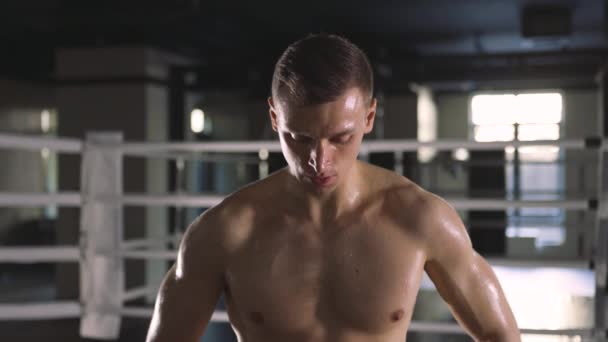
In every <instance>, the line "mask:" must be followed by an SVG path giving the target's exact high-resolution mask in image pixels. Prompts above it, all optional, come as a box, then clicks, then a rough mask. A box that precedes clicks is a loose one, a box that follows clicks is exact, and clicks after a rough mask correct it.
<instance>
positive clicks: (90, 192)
mask: <svg viewBox="0 0 608 342" xmlns="http://www.w3.org/2000/svg"><path fill="white" fill-rule="evenodd" d="M122 142H123V137H122V134H121V133H113V132H108V133H97V132H93V133H88V134H87V135H86V140H85V144H84V147H83V152H82V165H81V192H82V201H83V202H82V209H81V216H80V249H81V261H80V302H81V306H82V317H81V321H80V335H81V336H83V337H87V338H100V339H109V340H112V339H117V338H118V336H119V333H120V325H121V315H120V309H121V308H122V299H123V296H122V294H123V292H124V282H125V281H124V278H125V275H124V263H123V261H122V259H121V258H120V253H119V252H120V245H121V241H122V238H123V206H122V202H121V201H120V200H119V199H120V197H121V196H122V193H123V181H122V163H123V160H122V152H121V151H120V149H119V148H117V147H118V146H120V144H121V143H122Z"/></svg>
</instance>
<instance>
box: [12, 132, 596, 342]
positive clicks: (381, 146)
mask: <svg viewBox="0 0 608 342" xmlns="http://www.w3.org/2000/svg"><path fill="white" fill-rule="evenodd" d="M87 146H88V142H82V141H80V140H77V139H60V138H46V137H30V136H20V135H11V134H0V148H11V149H20V150H32V151H36V150H40V149H43V148H46V149H49V150H53V151H56V152H60V153H70V154H73V153H76V154H78V153H86V151H87ZM523 146H559V147H561V148H565V149H597V150H601V151H608V144H606V143H604V142H603V141H602V140H601V139H600V138H590V139H578V140H561V141H508V142H488V143H485V142H484V143H480V142H471V141H462V140H444V141H435V142H424V143H421V142H418V141H415V140H393V141H370V142H365V143H363V145H362V147H361V154H362V155H365V154H369V153H372V152H394V153H395V154H399V153H402V152H408V151H409V152H413V151H417V150H418V149H419V148H421V147H431V148H435V149H437V150H454V149H456V148H466V149H470V150H496V149H502V148H506V147H523ZM95 148H96V149H98V150H110V151H114V152H117V153H118V154H119V155H120V158H123V157H124V156H140V157H142V156H143V157H160V158H183V159H199V158H201V156H200V155H196V154H197V153H247V152H256V153H257V152H259V151H260V150H266V151H268V152H279V151H280V145H279V144H278V142H276V141H259V142H206V143H119V144H111V143H109V144H105V145H103V144H101V145H96V146H95ZM180 153H181V154H180ZM176 154H179V155H177V156H176ZM83 159H84V158H83ZM216 160H218V161H219V160H221V158H217V159H216ZM222 198H223V196H219V195H203V196H201V195H191V194H182V193H180V194H159V195H153V194H136V193H128V194H121V195H119V196H100V195H96V194H90V193H89V194H84V193H79V192H60V193H56V194H46V193H12V192H0V206H8V207H32V206H34V207H35V206H46V205H58V206H67V207H80V206H82V205H84V203H85V202H86V201H95V202H96V203H115V204H118V205H120V206H179V207H210V206H213V205H215V204H217V203H219V202H220V201H221V200H222ZM447 200H448V202H450V203H451V205H453V206H454V207H455V208H456V209H475V210H496V209H504V208H508V207H550V208H562V209H566V210H588V209H594V210H598V211H600V212H604V210H605V209H608V204H606V203H603V202H600V203H599V207H598V203H597V202H598V201H597V200H596V199H570V200H563V201H532V200H514V201H513V200H504V199H483V200H478V199H466V198H452V199H450V198H447ZM594 202H595V203H596V204H595V206H594V204H593V203H594ZM180 238H181V236H179V235H175V236H170V237H167V238H165V239H161V240H159V239H155V240H153V239H133V240H128V241H120V244H119V247H118V249H117V250H114V251H106V252H107V253H113V254H112V255H113V257H118V258H120V259H122V260H125V259H145V260H155V259H156V260H174V259H175V258H176V251H174V250H154V249H149V248H150V247H153V246H155V245H158V244H162V243H167V242H173V243H177V242H178V241H179V239H180ZM83 248H86V246H84V247H83V246H82V244H81V246H79V247H72V246H53V247H38V246H36V247H34V246H31V247H19V248H16V247H3V248H0V262H10V263H39V262H78V261H79V260H81V258H82V257H83V253H84V252H83V250H82V249H83ZM142 248H144V249H142ZM488 261H489V262H490V263H491V264H492V265H503V266H526V265H527V266H529V267H538V266H544V267H552V266H554V267H576V268H588V267H589V260H586V259H585V260H582V259H581V260H554V259H551V260H532V261H530V260H528V261H524V260H513V259H488ZM157 288H158V286H142V287H137V288H132V289H123V290H122V292H121V293H119V294H118V295H119V298H120V301H121V302H122V303H123V305H121V306H119V307H114V308H113V309H112V308H111V306H110V307H107V308H105V309H104V311H107V312H112V313H114V314H119V315H121V316H123V317H141V318H150V317H151V316H152V308H148V307H143V308H142V307H131V306H125V305H124V302H127V301H130V300H133V299H137V298H140V297H143V296H147V295H149V294H153V293H155V292H156V291H157ZM82 305H83V304H82V303H79V302H77V301H57V302H44V303H32V304H29V303H28V304H18V305H17V304H2V305H0V320H25V319H53V318H69V317H71V318H76V317H80V316H81V315H82V314H83V306H82ZM212 321H214V322H228V315H227V313H226V312H224V311H216V312H214V313H213V316H212ZM408 331H418V332H434V333H455V334H463V333H464V330H462V328H461V327H460V326H458V325H457V324H455V323H439V322H419V321H412V322H411V324H410V326H409V329H408ZM522 333H524V334H541V335H567V336H581V337H591V336H594V335H593V333H594V331H593V329H561V330H546V329H522Z"/></svg>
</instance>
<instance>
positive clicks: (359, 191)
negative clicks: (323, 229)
mask: <svg viewBox="0 0 608 342" xmlns="http://www.w3.org/2000/svg"><path fill="white" fill-rule="evenodd" d="M340 176H341V179H340V180H339V182H338V184H337V185H336V187H335V188H334V189H332V190H330V191H328V192H326V193H324V192H315V190H314V188H312V185H310V184H302V183H300V182H298V181H297V180H296V179H295V177H293V176H292V175H291V174H290V177H289V178H290V179H289V181H288V184H289V188H291V189H293V191H290V192H291V194H293V199H294V201H295V202H296V203H295V204H294V205H295V206H297V207H298V208H300V209H299V210H298V211H301V213H302V215H305V216H306V217H309V218H310V219H311V220H312V221H313V222H316V223H323V222H328V221H335V220H336V219H337V218H339V217H340V216H341V215H343V214H344V213H346V212H349V211H350V210H352V209H353V208H355V207H356V206H357V205H358V204H359V202H360V200H361V198H362V196H363V195H364V192H365V189H364V183H363V182H362V181H361V178H362V177H361V164H360V163H356V164H355V165H354V166H353V168H352V169H351V170H350V172H349V173H348V174H347V175H340Z"/></svg>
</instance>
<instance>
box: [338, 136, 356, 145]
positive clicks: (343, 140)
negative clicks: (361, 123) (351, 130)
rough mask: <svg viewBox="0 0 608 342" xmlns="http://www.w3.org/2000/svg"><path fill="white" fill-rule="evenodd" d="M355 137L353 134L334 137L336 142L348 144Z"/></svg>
mask: <svg viewBox="0 0 608 342" xmlns="http://www.w3.org/2000/svg"><path fill="white" fill-rule="evenodd" d="M352 138H353V136H352V135H344V136H341V137H338V138H335V139H334V142H335V143H337V144H348V143H349V142H350V140H351V139H352Z"/></svg>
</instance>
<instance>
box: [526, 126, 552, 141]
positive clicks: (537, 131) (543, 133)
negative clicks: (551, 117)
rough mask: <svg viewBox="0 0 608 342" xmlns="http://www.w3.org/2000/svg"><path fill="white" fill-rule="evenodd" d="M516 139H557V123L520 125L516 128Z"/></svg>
mask: <svg viewBox="0 0 608 342" xmlns="http://www.w3.org/2000/svg"><path fill="white" fill-rule="evenodd" d="M517 139H518V140H522V141H532V140H557V139H559V125H557V124H546V125H520V126H519V127H518V130H517Z"/></svg>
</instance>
